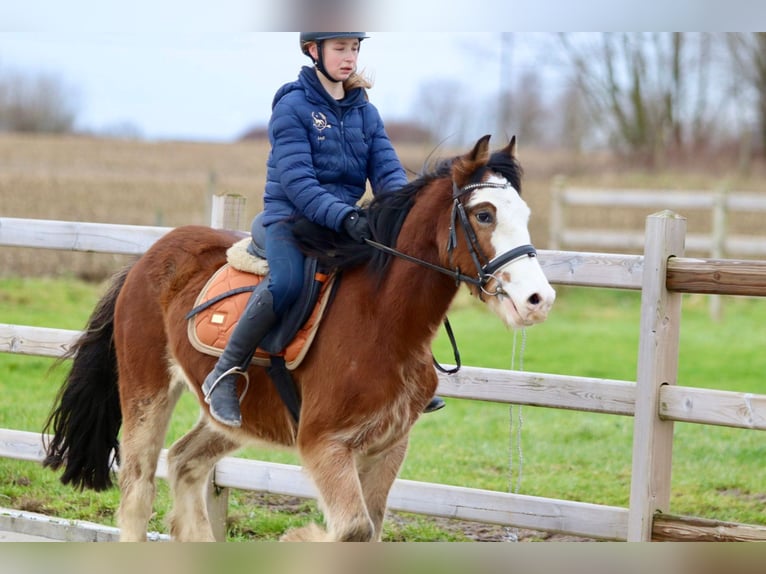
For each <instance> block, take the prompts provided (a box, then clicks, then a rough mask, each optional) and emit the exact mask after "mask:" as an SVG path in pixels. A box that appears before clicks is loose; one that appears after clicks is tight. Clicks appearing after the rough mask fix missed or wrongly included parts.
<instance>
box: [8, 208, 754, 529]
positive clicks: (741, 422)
mask: <svg viewBox="0 0 766 574" xmlns="http://www.w3.org/2000/svg"><path fill="white" fill-rule="evenodd" d="M18 230H23V231H18ZM165 231H167V229H165V228H149V229H147V228H134V227H132V226H114V225H109V224H71V225H69V226H67V225H65V222H42V221H40V220H19V219H9V218H0V246H3V245H13V246H17V245H25V246H29V245H30V244H31V245H32V246H37V247H46V248H51V247H52V246H53V247H54V248H57V249H74V250H92V251H106V252H111V253H114V252H117V253H127V252H135V253H139V252H140V251H141V249H144V248H145V247H147V246H148V244H151V242H152V241H153V240H156V238H157V237H159V236H161V235H162V234H163V233H164V232H165ZM133 232H135V233H136V235H135V236H132V233H133ZM18 233H21V234H22V235H23V238H20V236H19V235H18ZM646 233H647V240H646V250H645V254H644V255H643V256H638V255H614V254H606V253H577V252H568V251H556V250H548V251H546V250H541V251H540V253H539V256H540V262H541V264H542V266H543V269H544V271H545V273H546V275H547V276H548V278H549V280H550V281H551V282H553V283H557V284H566V285H579V286H589V287H607V288H619V289H630V290H641V291H642V303H641V306H642V310H641V325H639V329H640V341H641V343H640V348H639V368H638V373H637V380H636V381H621V380H609V379H596V378H587V377H574V376H565V375H553V374H547V373H530V372H519V371H505V370H496V369H483V368H477V367H463V369H462V370H461V371H460V373H459V374H457V375H452V376H449V375H440V378H439V389H438V392H439V393H440V394H442V395H444V396H447V397H455V398H464V399H475V400H484V401H496V402H502V403H512V404H523V405H535V406H545V407H552V408H562V409H571V410H578V411H587V412H595V413H605V414H616V415H623V416H632V417H634V446H633V465H632V466H633V471H632V472H633V476H632V486H631V502H630V506H629V508H617V507H611V506H605V505H598V504H589V503H583V502H574V501H565V500H556V499H549V498H541V497H533V496H525V495H519V494H512V493H504V492H494V491H486V490H479V489H472V488H463V487H454V486H447V485H440V484H432V483H421V482H416V481H407V480H401V479H400V480H397V481H396V483H395V486H394V488H393V490H392V492H391V497H390V508H392V509H394V510H403V511H407V512H415V513H423V514H428V515H433V516H444V517H449V518H461V519H466V520H476V521H483V522H490V523H497V524H503V525H507V526H515V527H522V528H531V529H535V530H547V531H553V532H562V533H568V534H574V535H580V536H587V537H592V538H603V539H614V540H650V539H652V538H653V537H654V538H656V539H660V538H662V539H666V538H667V537H669V536H671V537H672V536H673V533H674V532H675V533H677V535H678V538H679V539H687V538H688V537H689V536H691V534H690V532H692V533H694V536H696V537H697V539H726V540H739V539H746V540H750V539H766V528H763V527H759V526H748V525H731V524H728V523H720V522H716V521H702V520H699V519H688V518H678V517H671V516H669V515H667V510H668V506H669V496H670V471H671V468H670V460H669V458H667V454H668V453H669V452H670V451H671V450H672V428H673V422H674V421H685V422H694V423H702V424H711V425H723V426H731V427H737V428H747V429H759V430H766V396H765V395H753V394H748V393H737V392H730V391H722V390H715V391H711V390H707V389H701V388H694V387H688V386H677V385H675V381H676V375H677V373H676V369H677V351H678V328H677V327H678V324H679V322H680V312H681V310H680V294H681V292H704V293H733V294H750V295H766V289H764V286H765V285H766V262H752V261H748V262H741V261H732V260H700V259H690V258H684V257H683V239H684V235H685V220H684V219H683V218H680V217H678V216H675V215H674V214H672V213H669V212H663V213H658V214H655V215H652V216H650V217H649V218H648V219H647V230H646ZM86 237H87V238H88V240H85V238H86ZM152 237H153V238H154V239H152ZM52 238H55V240H54V241H51V239H52ZM98 238H103V239H102V240H99V239H98ZM137 246H138V247H137ZM129 250H133V251H129ZM78 334H79V332H78V331H70V330H63V329H52V328H45V327H30V326H23V325H7V324H0V352H11V353H20V354H29V355H41V356H48V357H58V356H61V354H63V353H64V352H65V351H66V349H68V348H69V346H70V345H71V344H72V343H73V342H74V341H75V340H76V338H77V336H78ZM668 383H669V384H668ZM40 441H41V437H40V436H39V435H37V434H35V433H25V432H22V431H17V430H13V429H0V456H3V457H9V458H19V459H23V460H36V461H39V460H41V459H42V446H41V442H40ZM163 456H164V454H163ZM161 462H162V461H161ZM165 473H166V466H165V464H164V463H163V464H161V465H160V467H159V470H158V476H160V477H164V476H165ZM212 480H213V482H214V484H215V486H216V487H218V488H219V489H220V488H223V489H224V491H225V489H226V488H239V489H249V490H260V491H268V492H274V493H282V494H290V495H294V496H301V497H313V496H314V490H313V486H312V485H311V484H310V482H309V481H308V480H307V479H306V478H305V476H304V475H303V474H302V473H301V471H300V468H299V467H296V466H292V465H280V464H275V463H266V462H261V461H252V460H243V459H238V458H232V457H229V458H226V459H224V460H223V461H221V462H219V464H218V465H217V466H216V468H215V470H214V476H213V477H212ZM210 501H211V507H215V506H216V505H217V510H215V509H214V510H213V511H211V514H216V513H217V514H218V515H219V529H218V531H217V534H218V535H219V536H220V534H221V531H222V530H221V528H222V525H223V523H225V513H226V501H227V496H222V497H218V498H217V499H215V498H214V497H211V498H210ZM658 512H662V513H663V514H662V515H661V518H658V516H659V515H658V514H657V513H658ZM716 533H717V534H716ZM715 536H718V538H715ZM711 537H712V538H711Z"/></svg>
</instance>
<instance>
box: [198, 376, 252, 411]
mask: <svg viewBox="0 0 766 574" xmlns="http://www.w3.org/2000/svg"><path fill="white" fill-rule="evenodd" d="M229 375H241V376H243V377H245V390H244V391H242V395H241V396H240V397H239V404H242V401H243V400H244V399H245V395H246V394H247V390H248V389H249V388H250V375H248V374H247V371H243V370H242V369H241V368H239V367H232V368H231V369H229V370H227V371H224V372H223V373H222V374H221V375H219V376H218V378H217V379H216V380H215V381H213V384H212V385H210V388H209V389H208V390H207V392H205V395H204V396H205V402H206V403H207V404H210V395H212V394H213V391H214V390H215V388H216V387H217V386H218V383H220V382H221V379H223V378H224V377H228V376H229ZM234 390H235V391H236V387H235V389H234Z"/></svg>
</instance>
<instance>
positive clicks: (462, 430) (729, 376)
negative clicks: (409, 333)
mask: <svg viewBox="0 0 766 574" xmlns="http://www.w3.org/2000/svg"><path fill="white" fill-rule="evenodd" d="M479 135H480V134H479ZM397 150H398V151H399V153H400V155H401V156H402V159H403V161H404V163H405V165H406V166H407V167H409V168H410V169H412V170H413V171H417V170H419V169H420V167H421V165H422V163H423V161H424V160H425V159H426V158H427V156H428V154H429V152H430V151H431V150H430V149H424V148H410V147H406V146H400V147H398V148H397ZM266 153H267V149H266V146H265V145H264V144H263V143H260V142H242V143H234V144H205V143H188V142H155V143H151V142H128V141H107V140H97V139H92V138H86V137H42V136H15V135H8V134H0V166H2V167H0V217H27V218H41V219H60V220H70V221H94V222H109V223H126V224H140V225H167V226H176V225H182V224H186V223H206V222H207V221H208V215H207V210H208V201H209V200H208V198H209V196H210V192H211V190H212V189H215V190H216V191H218V192H229V193H238V194H241V195H244V196H245V197H246V198H247V202H248V203H247V206H248V207H247V209H248V214H247V217H246V219H249V217H250V216H252V215H254V214H255V212H257V211H258V210H259V209H260V204H261V189H262V187H263V178H264V170H263V167H264V162H265V157H266ZM520 157H521V161H522V164H523V166H524V169H525V179H524V197H525V198H526V200H527V201H528V203H529V204H530V207H531V208H532V212H533V215H532V220H531V223H530V230H531V233H532V239H533V241H534V242H535V244H536V245H537V246H538V247H539V248H544V247H546V245H545V242H546V239H547V237H548V228H547V225H548V212H549V208H550V190H551V187H552V182H553V178H554V177H555V176H556V175H557V174H560V173H565V174H567V177H568V180H569V182H570V183H572V184H575V185H578V184H580V185H591V186H601V187H621V188H627V187H647V188H674V189H711V188H713V187H715V185H716V184H717V183H719V182H720V181H722V180H723V179H724V178H727V179H729V181H730V183H731V185H732V186H733V187H736V188H738V189H744V190H753V191H762V190H763V184H762V182H763V181H764V177H763V176H764V168H763V166H759V167H758V166H757V167H756V168H755V169H754V170H753V171H752V172H750V173H749V174H736V173H735V172H734V170H732V169H731V168H730V166H728V165H726V164H724V163H717V162H709V163H708V164H706V165H705V166H695V167H694V168H693V169H689V168H684V169H675V170H664V171H662V172H652V171H646V170H642V169H631V168H625V167H624V166H617V165H613V164H611V163H610V162H609V161H608V160H604V159H603V158H600V157H595V156H587V155H583V156H577V157H573V156H568V155H565V154H558V153H551V152H547V151H546V152H535V151H534V150H525V149H524V146H523V145H521V147H520ZM646 215H647V213H645V212H642V211H641V210H637V211H630V210H590V211H588V210H582V211H581V212H578V213H574V214H573V217H577V218H578V219H579V223H578V225H596V224H602V223H607V224H608V225H609V226H613V227H634V228H636V227H637V228H641V227H642V225H643V220H644V219H645V217H646ZM684 215H687V216H688V217H689V232H694V231H704V226H705V225H707V223H708V222H707V219H706V217H705V216H704V215H701V214H695V213H691V214H684ZM737 225H739V228H738V229H737V231H738V232H740V233H758V232H762V220H761V218H759V217H757V216H755V217H750V218H748V217H745V218H744V219H743V220H742V221H740V222H739V223H738V224H737ZM126 261H127V260H126V259H124V258H121V257H117V256H112V255H104V254H93V253H69V252H56V251H46V250H29V249H21V248H2V249H0V322H3V323H16V324H24V325H39V326H48V327H59V328H68V329H79V328H82V326H83V325H84V323H85V321H86V319H87V317H88V315H89V314H90V312H91V310H92V308H93V305H94V304H95V302H96V300H97V299H98V297H99V295H100V293H101V292H102V290H103V283H102V282H101V281H102V280H103V279H104V278H105V277H107V276H109V275H110V274H111V273H112V272H114V271H115V270H116V269H118V268H119V267H120V266H121V265H122V264H123V263H125V262H126ZM46 276H50V277H47V278H46ZM79 278H88V279H90V281H89V282H84V281H81V280H79ZM724 310H725V315H724V318H723V320H722V321H721V322H720V323H712V322H711V321H710V319H709V315H708V307H707V299H706V298H705V297H701V296H688V297H685V299H684V315H683V322H682V326H681V352H680V365H679V368H680V380H679V384H682V385H690V386H699V387H709V388H720V389H727V390H737V391H743V392H754V393H764V392H766V381H764V377H763V373H765V372H766V353H764V352H763V349H764V348H765V347H766V330H765V329H764V328H763V325H764V322H765V321H766V301H761V300H753V299H745V298H728V299H727V300H726V303H725V306H724ZM450 320H451V322H452V324H453V326H454V328H455V331H456V335H457V338H458V342H459V344H460V351H461V355H462V357H463V362H464V364H466V365H472V366H484V367H493V368H505V369H507V368H510V367H511V365H512V364H515V366H516V368H519V367H520V366H521V363H522V362H523V368H524V370H527V371H539V372H548V373H561V374H570V375H581V376H591V377H606V378H612V379H623V380H635V376H636V375H635V374H636V354H637V348H638V323H639V295H638V294H637V293H630V292H619V291H610V290H592V289H591V290H588V289H575V288H570V289H560V296H559V299H558V301H557V303H556V306H555V308H554V310H553V312H552V314H551V317H550V319H549V321H548V322H547V323H545V324H543V325H539V326H537V327H534V328H532V329H529V330H528V331H527V332H526V339H525V340H524V341H522V336H521V335H520V334H517V336H516V348H517V356H516V357H515V358H514V357H513V356H512V355H513V348H514V336H513V334H512V333H510V332H508V331H506V330H505V329H504V328H503V327H502V326H501V325H500V323H499V321H498V320H497V319H495V318H494V317H492V316H489V315H488V314H487V313H486V312H485V311H484V310H483V309H479V308H476V307H474V306H473V305H472V304H470V303H467V302H465V301H464V300H463V299H462V298H461V299H460V301H459V304H457V305H456V306H455V308H454V309H453V310H452V312H451V313H450ZM521 347H523V348H524V352H523V354H522V353H521V352H520V349H521ZM434 351H435V354H436V356H437V357H438V358H439V359H440V360H442V361H443V362H447V363H449V362H451V361H452V356H451V353H450V349H449V347H448V344H447V341H446V340H445V338H444V337H440V339H439V340H438V341H437V342H436V344H435V347H434ZM51 364H52V361H51V360H48V359H44V358H39V357H26V356H20V355H10V354H0V390H1V391H2V392H1V393H0V427H4V428H16V429H22V430H29V431H39V430H40V429H41V427H42V424H43V421H44V420H45V417H46V415H47V412H48V410H49V409H50V407H51V404H52V401H53V398H54V396H55V394H56V391H57V389H58V387H59V385H60V382H61V380H62V378H63V375H64V372H63V370H62V369H61V368H59V369H56V370H54V371H51V372H49V368H50V367H51ZM196 417H197V407H196V405H195V404H194V402H193V401H192V398H191V397H190V396H188V395H187V396H184V397H183V398H182V401H181V403H180V404H179V408H178V409H177V413H176V416H175V417H174V419H173V423H172V428H171V430H170V435H169V437H168V444H169V443H170V442H171V441H172V440H173V439H174V438H177V437H178V436H180V435H181V434H182V433H183V432H184V430H185V429H188V428H189V426H190V425H191V424H193V422H194V421H195V420H196ZM632 422H633V420H632V418H629V417H619V416H610V415H596V414H585V413H577V412H569V411H560V410H554V409H544V408H532V407H524V408H523V409H521V410H520V409H519V407H513V408H511V407H508V406H505V405H499V404H491V403H481V402H472V401H459V400H448V407H447V409H445V410H444V411H441V412H438V413H435V414H433V415H429V416H425V417H423V418H422V419H421V421H420V422H419V423H418V425H417V426H416V428H415V430H414V432H413V434H412V443H411V449H410V453H409V456H408V458H407V461H406V463H405V465H404V468H403V470H402V476H403V477H404V478H411V479H415V480H425V481H437V482H443V483H447V484H456V485H462V486H471V487H476V488H488V489H494V490H501V491H507V490H509V489H512V490H517V489H518V491H519V492H521V493H524V494H531V495H539V496H547V497H553V498H565V499H572V500H580V501H587V502H594V503H601V504H612V505H618V506H626V505H627V503H628V498H629V489H630V484H629V481H630V467H631V460H630V459H631V454H630V453H631V445H632ZM519 428H521V448H520V449H519V446H518V444H517V435H518V431H519ZM675 434H676V440H675V443H674V466H673V498H672V505H671V511H672V512H673V513H677V514H689V515H696V516H705V517H711V518H718V519H723V520H734V521H739V522H747V523H756V524H766V511H765V509H764V503H765V502H766V472H764V470H763V460H765V459H766V443H764V440H763V434H762V433H759V432H749V431H741V430H734V429H725V428H715V427H700V426H695V425H689V424H677V425H676V430H675ZM242 455H243V456H248V457H257V458H262V459H265V460H272V461H277V462H290V463H292V462H297V459H296V457H295V456H294V455H293V454H291V453H286V452H272V451H262V450H255V449H246V450H245V451H244V452H243V453H242ZM0 506H8V507H14V508H20V509H26V510H33V511H39V512H45V513H50V514H54V515H57V516H63V517H67V518H81V519H88V520H94V521H97V522H102V523H106V524H113V521H114V511H115V509H116V506H117V493H116V491H111V492H108V493H104V494H94V493H90V492H82V493H81V492H74V491H72V490H71V489H69V488H66V487H62V486H60V485H59V483H58V481H57V477H56V476H55V474H54V473H52V472H50V471H47V470H46V471H43V470H42V469H41V468H39V466H38V465H35V464H31V463H24V462H18V461H7V460H0ZM270 506H276V507H277V508H270ZM167 508H168V500H167V492H166V488H165V485H164V483H162V482H161V483H160V489H159V497H158V502H157V505H156V515H155V517H154V518H153V520H152V524H151V527H152V528H153V529H156V530H164V524H163V519H164V516H165V512H166V510H167ZM230 516H231V521H230V537H231V538H233V539H252V538H259V539H273V538H276V537H278V536H279V534H280V533H281V532H282V531H284V530H285V529H286V528H287V527H289V526H290V525H293V524H295V523H297V522H304V521H306V520H308V519H310V518H312V517H313V518H315V517H316V508H315V505H314V504H313V503H311V502H304V501H291V502H290V504H289V505H287V504H285V503H284V501H281V502H279V503H278V504H276V505H275V504H272V502H271V501H270V500H269V499H264V498H263V497H260V496H257V495H255V494H252V493H237V492H235V493H233V494H232V498H231V505H230ZM386 537H387V539H389V540H401V539H406V540H432V539H441V540H462V539H465V538H466V536H465V534H463V533H461V532H460V531H459V530H457V531H456V530H455V529H445V528H443V525H441V524H437V523H434V522H433V521H429V520H425V519H415V518H412V517H408V520H406V521H399V520H391V521H389V522H388V523H387V531H386Z"/></svg>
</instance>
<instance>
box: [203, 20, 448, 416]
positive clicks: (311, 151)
mask: <svg viewBox="0 0 766 574" xmlns="http://www.w3.org/2000/svg"><path fill="white" fill-rule="evenodd" d="M365 38H367V35H366V34H365V32H301V33H300V47H301V50H302V51H303V53H304V54H305V55H307V56H308V57H310V58H311V60H312V61H313V63H314V66H313V67H309V66H304V67H303V68H302V69H301V70H300V73H299V75H298V79H297V80H296V81H294V82H290V83H288V84H285V85H283V86H282V87H281V88H279V90H277V93H276V95H275V96H274V100H273V103H272V115H271V119H270V120H269V128H268V132H269V141H270V144H271V152H270V154H269V159H268V163H267V176H266V189H265V193H264V209H263V216H262V218H263V225H264V226H265V232H266V233H265V236H266V245H265V248H266V258H267V260H268V263H269V283H268V286H267V289H259V290H256V291H255V292H254V293H253V295H252V296H251V298H250V300H249V301H248V303H247V306H246V308H245V311H244V313H243V314H242V317H241V318H240V320H239V322H238V324H237V326H236V327H235V329H234V331H233V332H232V335H231V337H230V339H229V342H228V344H227V346H226V348H225V349H224V352H223V354H222V355H221V357H220V358H219V359H218V362H217V363H216V366H215V368H214V369H213V371H212V372H211V373H210V374H209V375H208V376H207V377H206V379H205V382H204V383H203V386H202V390H203V392H204V393H205V400H206V401H207V402H208V403H209V404H210V413H211V415H212V416H213V418H215V419H216V420H218V421H219V422H221V423H223V424H226V425H229V426H233V427H238V426H240V425H241V424H242V417H241V413H240V408H239V398H238V396H237V386H236V383H237V377H238V376H239V375H240V374H241V373H242V372H243V371H244V370H246V369H247V365H248V363H249V362H250V360H251V358H252V354H253V352H254V350H255V349H256V348H257V346H258V344H259V343H260V342H261V340H262V339H263V338H264V337H265V336H266V334H267V333H268V331H269V330H270V329H271V328H272V327H273V326H274V325H275V324H276V323H277V322H278V320H279V318H280V317H281V316H282V315H283V314H284V313H285V312H286V310H287V309H288V308H289V307H290V305H291V304H292V303H293V302H294V301H295V300H296V299H297V297H298V295H299V294H300V291H301V287H302V285H303V274H304V256H303V254H302V253H301V252H300V250H299V249H298V248H297V247H296V246H295V244H294V242H293V241H292V240H291V239H292V226H293V221H294V220H295V218H296V217H297V216H303V217H306V218H308V219H309V220H311V221H313V222H314V223H317V224H320V225H323V226H325V227H329V228H331V229H334V230H336V231H345V232H346V233H348V235H350V236H351V237H352V238H353V239H355V240H356V241H359V242H363V241H364V240H365V239H369V238H370V230H369V225H368V222H367V219H366V216H365V214H364V213H363V212H361V211H359V210H357V208H356V203H357V201H358V200H359V199H360V198H361V197H362V195H363V194H364V192H365V189H366V184H367V181H369V182H370V185H371V187H372V191H373V193H374V194H378V193H387V192H391V191H395V190H397V189H399V188H401V187H402V186H404V185H405V184H406V183H407V177H406V174H405V171H404V169H403V168H402V165H401V163H400V161H399V158H398V157H397V155H396V152H395V150H394V148H393V146H392V145H391V142H390V140H389V138H388V136H387V135H386V132H385V129H384V126H383V121H382V120H381V118H380V115H379V113H378V110H377V109H376V108H375V107H374V106H373V105H372V104H371V103H370V102H369V101H368V99H367V92H366V90H367V89H368V88H370V83H369V82H368V81H367V80H366V79H365V78H363V77H362V76H361V75H359V74H357V72H356V64H357V58H358V55H359V47H360V44H361V41H362V40H364V39H365ZM442 406H444V402H443V401H442V400H441V399H440V398H438V397H434V399H433V400H432V401H431V404H429V406H428V407H427V408H426V411H427V412H428V411H431V410H436V409H438V408H441V407H442Z"/></svg>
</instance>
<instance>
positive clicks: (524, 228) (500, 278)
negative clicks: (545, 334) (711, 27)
mask: <svg viewBox="0 0 766 574" xmlns="http://www.w3.org/2000/svg"><path fill="white" fill-rule="evenodd" d="M488 181H489V182H492V183H507V187H504V188H497V187H482V188H478V189H477V190H476V191H474V192H473V194H472V196H471V198H470V200H469V202H468V205H467V207H468V208H470V207H472V206H476V205H479V204H482V203H489V204H492V205H493V206H494V208H495V224H494V230H493V232H492V240H491V241H492V246H493V247H494V250H495V257H498V256H500V255H502V254H503V253H507V252H508V251H511V250H512V249H515V248H516V247H519V246H521V245H528V244H530V243H531V240H530V237H529V229H528V224H529V215H530V210H529V206H527V204H526V202H525V201H524V200H523V199H522V198H521V196H520V195H519V194H518V193H517V192H516V190H515V189H513V187H511V185H510V183H508V182H506V180H505V179H503V178H501V177H498V176H492V177H491V178H490V179H489V180H488ZM472 225H474V226H476V225H477V223H476V222H475V221H472ZM477 231H478V228H477ZM494 277H495V280H496V281H497V285H494V284H493V283H494V282H493V281H490V283H489V285H488V286H487V290H488V291H489V292H490V293H492V292H494V291H495V290H496V289H498V288H499V290H500V294H499V295H497V296H487V297H485V299H486V301H487V304H488V305H489V307H490V308H491V309H492V310H493V311H494V312H495V313H496V314H497V315H498V316H499V317H500V318H501V319H502V320H503V321H504V322H505V323H506V324H507V325H509V326H511V327H523V326H527V325H533V324H535V323H540V322H542V321H544V320H545V319H546V317H547V316H548V311H549V310H550V308H551V306H552V305H553V301H554V300H555V299H556V292H555V291H554V290H553V288H552V287H551V285H550V283H548V279H547V278H546V277H545V274H544V273H543V270H542V268H541V267H540V263H539V262H538V260H537V257H527V256H524V257H521V258H519V259H516V260H514V261H511V262H510V263H508V264H507V265H505V266H503V267H501V268H500V269H498V270H497V271H496V272H495V274H494Z"/></svg>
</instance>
